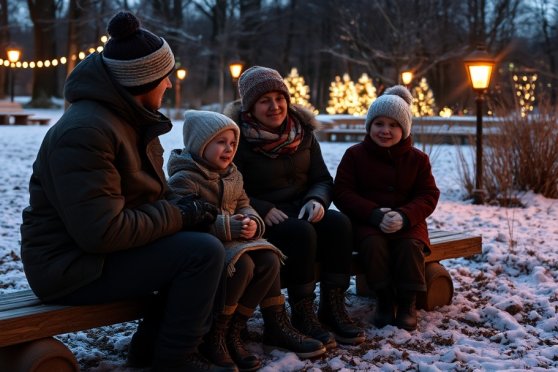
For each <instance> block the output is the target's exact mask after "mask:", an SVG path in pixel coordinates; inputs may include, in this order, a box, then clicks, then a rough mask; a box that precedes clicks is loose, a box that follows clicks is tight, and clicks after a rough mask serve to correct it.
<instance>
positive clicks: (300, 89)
mask: <svg viewBox="0 0 558 372" xmlns="http://www.w3.org/2000/svg"><path fill="white" fill-rule="evenodd" d="M285 85H286V86H287V88H288V89H289V95H290V96H291V101H292V102H293V103H296V104H298V105H300V106H302V107H305V108H307V109H309V110H310V111H312V112H313V113H314V114H315V115H317V114H319V111H318V110H316V108H315V107H314V106H312V104H311V103H310V101H309V100H310V88H309V87H308V85H306V82H305V81H304V77H302V76H300V75H299V74H298V70H297V69H296V68H295V67H293V68H292V69H291V72H290V73H289V75H288V76H287V77H285Z"/></svg>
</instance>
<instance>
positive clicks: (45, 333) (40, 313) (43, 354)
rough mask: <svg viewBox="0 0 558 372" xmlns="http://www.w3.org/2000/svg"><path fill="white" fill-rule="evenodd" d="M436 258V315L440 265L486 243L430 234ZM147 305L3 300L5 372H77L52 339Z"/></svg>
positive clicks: (430, 278) (448, 291)
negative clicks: (69, 303)
mask: <svg viewBox="0 0 558 372" xmlns="http://www.w3.org/2000/svg"><path fill="white" fill-rule="evenodd" d="M430 238H431V241H432V254H431V255H430V256H428V257H427V285H428V291H427V293H426V295H425V296H424V297H421V298H420V299H419V301H418V306H419V307H420V308H422V309H425V310H432V309H434V308H436V307H437V306H444V305H449V304H450V303H451V300H452V297H453V284H452V280H451V277H450V275H449V273H448V272H447V270H446V269H445V268H444V267H443V266H442V265H441V264H440V263H439V261H440V260H444V259H449V258H457V257H466V256H472V255H475V254H478V253H481V250H482V249H481V246H482V238H481V236H479V235H474V234H469V233H465V232H447V231H437V230H433V231H430ZM353 268H354V271H355V272H354V274H355V275H356V280H357V294H361V295H362V294H366V293H367V288H366V282H365V280H364V276H363V270H362V267H361V266H360V263H359V262H358V256H355V259H354V263H353ZM147 301H148V299H144V300H137V301H122V302H116V303H109V304H104V305H86V306H61V305H47V304H43V303H42V302H41V301H40V300H39V299H37V297H35V295H34V294H33V292H31V291H30V290H27V291H20V292H14V293H8V294H3V295H0V371H13V372H18V371H22V372H23V371H25V372H50V371H58V372H67V371H68V372H69V371H72V372H75V371H79V365H78V363H77V361H76V359H75V357H74V355H73V354H72V353H71V351H70V350H69V349H68V348H67V347H66V346H65V345H64V344H63V343H62V342H60V341H58V340H56V339H54V338H53V336H56V335H59V334H64V333H70V332H77V331H81V330H86V329H90V328H96V327H102V326H107V325H111V324H115V323H121V322H126V321H132V320H136V319H140V318H141V317H142V311H143V309H145V308H146V306H147Z"/></svg>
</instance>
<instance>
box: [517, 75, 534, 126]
mask: <svg viewBox="0 0 558 372" xmlns="http://www.w3.org/2000/svg"><path fill="white" fill-rule="evenodd" d="M537 78H538V77H537V74H535V73H530V72H528V71H526V72H520V73H518V74H514V75H513V81H514V88H515V98H516V102H517V104H518V105H519V112H520V114H521V117H522V118H523V117H525V116H527V114H529V113H530V112H531V111H533V110H534V108H535V106H534V105H535V89H536V87H537V84H536V82H537Z"/></svg>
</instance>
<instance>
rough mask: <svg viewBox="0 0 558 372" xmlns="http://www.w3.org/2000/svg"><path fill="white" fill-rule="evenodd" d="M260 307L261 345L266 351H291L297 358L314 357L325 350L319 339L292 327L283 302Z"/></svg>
mask: <svg viewBox="0 0 558 372" xmlns="http://www.w3.org/2000/svg"><path fill="white" fill-rule="evenodd" d="M260 308H261V312H262V315H263V319H264V333H263V345H264V349H265V350H266V351H270V350H273V349H279V350H285V351H292V352H294V353H295V354H296V355H298V357H299V358H314V357H317V356H320V355H322V354H324V353H325V352H326V348H325V346H324V345H323V344H322V343H321V342H320V341H318V340H315V339H313V338H310V337H308V336H305V335H304V334H302V333H300V332H299V331H298V330H296V328H294V327H293V325H292V324H291V322H290V320H289V317H288V316H287V311H286V310H285V305H284V304H282V305H272V306H268V307H261V306H260Z"/></svg>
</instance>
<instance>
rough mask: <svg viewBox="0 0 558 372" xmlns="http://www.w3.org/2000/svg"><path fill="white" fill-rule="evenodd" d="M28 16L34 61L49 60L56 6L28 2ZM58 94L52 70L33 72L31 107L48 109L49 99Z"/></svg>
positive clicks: (53, 52) (44, 0)
mask: <svg viewBox="0 0 558 372" xmlns="http://www.w3.org/2000/svg"><path fill="white" fill-rule="evenodd" d="M27 3H28V5H29V14H30V15H31V22H32V23H33V35H34V37H35V43H34V45H35V60H36V61H45V60H51V59H52V58H53V57H54V56H55V55H56V38H55V37H52V35H55V27H56V4H55V2H54V0H36V1H33V0H28V1H27ZM57 92H58V81H57V79H56V71H55V69H54V68H35V69H34V70H33V92H32V97H31V102H29V105H30V106H32V107H50V106H52V101H51V98H52V97H53V96H55V95H56V94H57Z"/></svg>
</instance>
